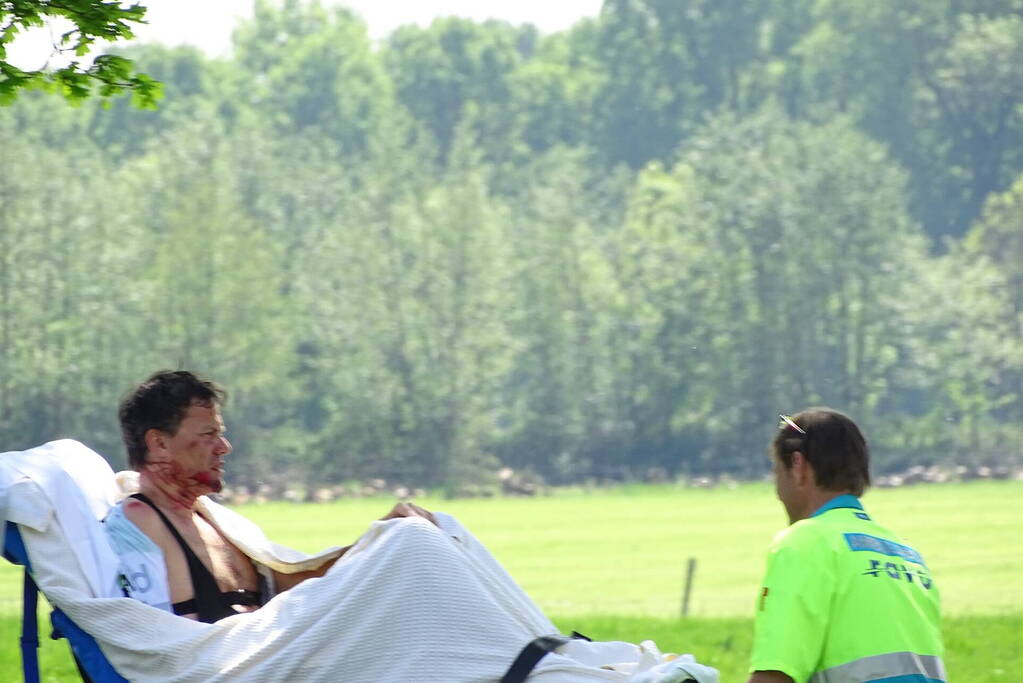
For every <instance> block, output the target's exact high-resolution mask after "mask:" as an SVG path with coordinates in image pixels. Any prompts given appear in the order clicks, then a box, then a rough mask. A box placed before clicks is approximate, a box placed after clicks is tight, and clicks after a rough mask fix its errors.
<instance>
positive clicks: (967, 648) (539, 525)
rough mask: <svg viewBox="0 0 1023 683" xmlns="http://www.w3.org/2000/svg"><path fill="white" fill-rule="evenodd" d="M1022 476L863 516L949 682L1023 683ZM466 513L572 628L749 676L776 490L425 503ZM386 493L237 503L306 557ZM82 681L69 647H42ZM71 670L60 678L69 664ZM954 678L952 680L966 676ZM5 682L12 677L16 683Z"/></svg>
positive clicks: (919, 491) (5, 578)
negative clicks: (902, 544) (922, 582)
mask: <svg viewBox="0 0 1023 683" xmlns="http://www.w3.org/2000/svg"><path fill="white" fill-rule="evenodd" d="M1021 494H1023V483H1021V482H977V483H970V484H957V485H940V486H935V485H930V486H917V487H907V488H901V489H888V490H877V491H872V492H870V493H869V494H868V495H867V496H866V497H865V500H864V503H865V505H866V507H867V509H868V510H869V511H870V512H871V513H872V514H873V516H874V517H875V518H877V519H879V520H880V521H881V522H882V523H883V524H888V525H890V526H891V527H892V528H894V529H895V530H896V531H897V532H898V533H899V534H900V535H902V536H903V537H904V538H905V539H906V540H907V542H909V543H910V544H911V545H913V546H915V547H916V548H917V549H919V550H920V551H921V552H922V553H923V554H924V556H925V558H926V559H927V561H928V564H929V566H930V568H931V570H932V572H933V575H934V576H935V578H936V580H937V582H938V585H939V587H940V589H941V592H942V600H943V606H944V614H945V615H946V619H945V638H946V646H947V649H948V657H947V663H948V665H949V670H950V673H951V674H952V675H951V680H953V681H955V680H970V681H976V682H981V683H983V682H987V681H991V682H996V681H1009V680H1018V672H1019V671H1020V670H1023V654H1021V652H1023V647H1021V643H1023V539H1021V536H1020V525H1021V523H1023V498H1021ZM421 502H422V503H423V504H425V505H427V506H429V507H432V508H434V509H439V510H445V511H447V512H451V513H453V514H455V515H456V516H458V517H459V518H460V519H461V520H462V521H463V522H464V523H465V524H466V525H467V526H468V527H469V528H470V529H472V530H473V531H474V532H475V533H476V535H477V536H478V537H479V538H480V539H481V540H482V541H483V542H484V543H485V544H487V546H488V547H489V548H490V549H491V550H492V552H493V553H494V555H495V556H496V557H497V558H498V559H499V560H500V561H501V562H502V563H503V564H504V565H505V566H506V567H507V568H508V570H509V572H510V573H511V574H512V576H514V577H515V578H516V579H517V580H518V581H519V582H520V583H521V584H522V586H523V587H524V588H525V589H526V591H527V592H528V593H529V594H530V595H531V596H533V598H534V599H535V600H536V601H537V602H538V603H539V604H540V606H541V607H542V608H543V609H544V610H545V611H546V612H547V613H548V614H549V615H551V616H552V617H553V618H554V620H555V622H556V623H557V624H558V625H559V626H561V627H562V628H563V629H564V630H566V631H567V630H572V629H574V630H578V631H580V632H583V633H587V634H588V635H590V636H591V637H594V638H597V639H602V640H609V639H623V640H631V641H637V640H642V639H648V638H649V639H653V640H655V641H657V643H658V645H659V646H660V647H661V648H662V650H667V651H687V652H693V653H694V654H696V655H697V657H698V658H699V659H701V660H702V661H705V662H707V663H710V664H713V665H715V666H717V667H718V668H719V669H721V671H722V681H737V680H744V679H743V678H742V676H743V672H744V670H745V661H746V658H747V657H748V654H749V647H750V641H751V637H752V624H751V621H750V619H749V616H750V615H751V613H752V608H753V602H754V597H755V595H756V592H757V588H758V585H759V580H760V574H761V571H762V569H763V556H764V551H765V549H766V546H767V544H768V542H769V541H770V539H771V536H772V535H773V534H774V533H775V532H776V531H777V530H778V529H780V528H781V527H782V526H784V523H785V520H784V513H783V512H782V510H781V506H780V505H779V504H778V502H777V501H776V500H775V498H774V493H773V491H772V490H771V488H770V487H769V486H767V485H762V484H747V485H741V486H738V487H736V488H734V489H715V490H704V489H681V488H677V487H672V486H658V487H650V486H646V487H640V486H636V487H622V488H620V489H615V490H600V491H592V492H585V491H562V492H559V493H558V494H557V495H554V496H550V497H543V498H537V499H502V500H459V501H441V500H425V501H421ZM389 505H390V502H389V501H387V500H381V499H376V500H372V499H371V500H355V501H343V502H337V503H332V504H325V505H316V506H311V505H292V504H285V503H274V504H266V505H262V506H248V507H244V508H239V510H240V511H241V512H242V513H243V514H245V515H246V516H248V517H250V518H251V519H253V520H254V521H256V522H257V523H259V524H260V525H261V526H263V528H264V529H265V530H266V531H267V533H268V535H269V536H270V537H271V538H273V539H274V540H277V541H279V542H281V543H284V544H286V545H290V546H293V547H296V548H299V549H301V550H306V551H315V550H319V549H321V548H323V547H325V546H327V545H334V544H339V545H343V544H347V543H349V542H351V541H352V540H353V539H354V538H355V537H356V536H357V535H358V533H359V532H360V531H361V529H363V528H364V527H365V525H366V523H367V521H368V520H370V519H373V518H375V517H378V516H380V515H381V514H383V512H385V511H386V509H387V508H388V507H389ZM689 557H694V558H696V559H697V570H696V575H695V581H694V590H693V597H692V601H691V605H690V617H689V618H688V619H685V620H680V619H679V610H680V602H681V592H682V583H683V572H684V567H685V563H686V560H687V558H689ZM19 591H20V578H19V575H18V573H17V571H15V568H14V567H12V566H10V565H6V564H4V565H3V566H0V672H3V673H2V674H0V679H2V680H8V676H7V675H6V672H9V671H10V672H14V673H15V674H16V673H17V672H18V670H19V665H18V659H17V657H18V655H17V637H16V632H17V623H16V617H15V614H16V613H17V610H18V601H19V598H18V595H19ZM45 649H46V652H45V655H44V656H45V657H47V658H49V659H50V660H52V661H50V662H48V663H46V664H44V666H48V667H50V668H49V669H46V670H51V669H52V671H53V672H55V673H56V674H57V676H58V677H57V678H52V679H50V680H74V679H75V677H74V674H73V669H72V668H71V665H70V664H69V663H68V661H67V660H68V658H67V655H66V654H65V652H66V646H64V645H63V644H58V645H56V646H50V647H47V648H45ZM60 672H64V673H60ZM957 672H958V675H957ZM15 679H16V675H15V677H11V680H15Z"/></svg>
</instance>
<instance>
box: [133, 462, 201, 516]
mask: <svg viewBox="0 0 1023 683" xmlns="http://www.w3.org/2000/svg"><path fill="white" fill-rule="evenodd" d="M139 493H143V494H145V495H146V497H148V498H149V499H150V500H151V501H153V503H154V504H155V505H156V506H157V507H158V508H160V509H161V510H163V511H164V512H167V513H171V514H174V515H178V516H181V517H191V516H192V513H193V512H194V511H195V506H196V501H197V500H198V498H199V496H200V495H201V494H202V493H203V492H201V491H196V490H194V487H192V486H189V485H188V484H187V483H185V482H176V481H174V480H173V479H168V478H166V477H163V476H160V473H158V472H153V471H152V470H151V469H150V468H148V467H143V468H142V471H141V472H139Z"/></svg>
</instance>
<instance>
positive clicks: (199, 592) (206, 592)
mask: <svg viewBox="0 0 1023 683" xmlns="http://www.w3.org/2000/svg"><path fill="white" fill-rule="evenodd" d="M131 497H132V498H135V499H136V500H140V501H142V502H143V503H145V504H146V505H148V506H149V507H151V508H153V510H155V511H156V514H158V515H160V519H162V520H163V523H164V524H165V525H166V526H167V529H168V530H169V531H170V532H171V534H172V535H173V536H174V539H175V540H176V541H177V542H178V545H180V546H181V552H183V553H184V554H185V561H186V562H187V563H188V573H189V575H190V576H191V578H192V592H193V593H195V597H194V598H193V600H185V601H184V602H177V603H174V604H173V605H171V607H172V608H173V610H174V613H175V614H192V613H193V612H194V613H196V614H198V616H199V621H205V622H207V623H213V622H214V621H217V620H218V619H223V618H224V617H225V616H230V615H231V614H234V610H232V609H231V608H230V607H227V606H226V605H224V604H223V600H222V599H221V597H220V593H221V591H220V586H218V585H217V580H216V579H215V578H213V574H211V573H210V570H209V569H207V568H206V565H204V564H203V563H202V560H200V559H199V556H198V555H196V554H195V551H194V550H192V547H191V546H189V545H188V543H187V542H186V541H185V539H184V537H183V536H182V535H181V533H180V532H179V531H178V530H177V529H176V528H175V527H174V524H172V523H171V521H170V520H169V519H167V515H165V514H163V511H162V510H161V509H160V508H158V507H156V505H155V504H154V503H153V501H151V500H150V499H149V497H148V496H146V495H145V494H143V493H135V494H132V496H131ZM193 601H194V602H193Z"/></svg>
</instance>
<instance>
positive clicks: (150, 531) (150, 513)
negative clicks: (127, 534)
mask: <svg viewBox="0 0 1023 683" xmlns="http://www.w3.org/2000/svg"><path fill="white" fill-rule="evenodd" d="M122 510H123V511H124V516H125V517H126V518H127V519H128V521H129V522H131V523H132V524H134V525H135V526H137V527H138V528H139V530H140V531H141V532H142V533H144V534H145V535H146V536H149V537H150V538H152V539H153V540H154V541H155V540H158V539H161V538H162V537H164V536H165V535H166V534H167V533H168V532H167V527H166V525H165V524H164V523H163V520H162V519H160V515H159V514H158V513H157V512H156V510H154V509H153V508H152V507H151V506H149V505H147V504H146V503H143V502H142V501H141V500H137V499H135V498H128V499H127V500H125V501H124V503H123V504H122Z"/></svg>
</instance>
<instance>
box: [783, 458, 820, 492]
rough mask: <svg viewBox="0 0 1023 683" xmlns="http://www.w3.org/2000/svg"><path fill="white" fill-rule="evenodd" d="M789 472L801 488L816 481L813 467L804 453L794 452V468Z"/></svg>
mask: <svg viewBox="0 0 1023 683" xmlns="http://www.w3.org/2000/svg"><path fill="white" fill-rule="evenodd" d="M789 471H790V472H792V478H793V480H795V482H796V483H797V484H798V485H799V486H806V484H808V483H811V484H812V483H813V482H814V481H815V479H814V474H813V466H812V465H811V464H810V461H809V460H807V459H806V456H805V455H803V452H802V451H792V467H791V468H789Z"/></svg>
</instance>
